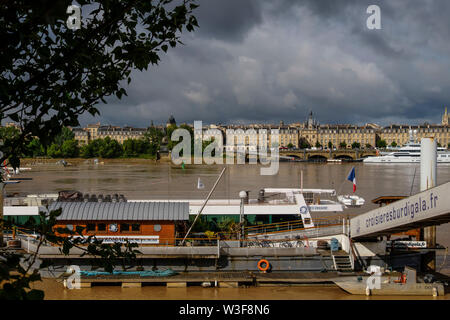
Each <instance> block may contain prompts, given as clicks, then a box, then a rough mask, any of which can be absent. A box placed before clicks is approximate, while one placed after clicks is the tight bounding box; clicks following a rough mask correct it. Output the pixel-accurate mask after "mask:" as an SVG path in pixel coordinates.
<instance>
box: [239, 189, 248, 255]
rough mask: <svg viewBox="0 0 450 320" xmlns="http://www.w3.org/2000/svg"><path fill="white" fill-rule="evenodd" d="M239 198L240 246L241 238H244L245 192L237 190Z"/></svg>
mask: <svg viewBox="0 0 450 320" xmlns="http://www.w3.org/2000/svg"><path fill="white" fill-rule="evenodd" d="M239 198H241V208H240V209H241V210H240V214H239V225H240V226H241V230H240V231H239V246H240V247H242V242H241V240H242V239H243V238H244V199H245V198H247V192H246V191H241V192H239Z"/></svg>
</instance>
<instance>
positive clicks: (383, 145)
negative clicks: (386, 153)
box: [377, 140, 387, 149]
mask: <svg viewBox="0 0 450 320" xmlns="http://www.w3.org/2000/svg"><path fill="white" fill-rule="evenodd" d="M386 147H387V143H386V141H385V140H377V148H382V149H384V148H386Z"/></svg>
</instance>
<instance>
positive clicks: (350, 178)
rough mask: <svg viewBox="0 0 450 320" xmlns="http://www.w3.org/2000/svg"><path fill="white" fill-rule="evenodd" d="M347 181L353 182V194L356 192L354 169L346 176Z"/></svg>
mask: <svg viewBox="0 0 450 320" xmlns="http://www.w3.org/2000/svg"><path fill="white" fill-rule="evenodd" d="M347 180H350V181H351V182H353V192H355V191H356V174H355V167H353V168H352V171H350V173H349V174H348V177H347Z"/></svg>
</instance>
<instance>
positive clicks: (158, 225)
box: [153, 224, 161, 232]
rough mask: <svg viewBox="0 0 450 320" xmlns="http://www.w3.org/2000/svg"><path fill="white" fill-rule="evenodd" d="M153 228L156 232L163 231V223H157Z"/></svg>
mask: <svg viewBox="0 0 450 320" xmlns="http://www.w3.org/2000/svg"><path fill="white" fill-rule="evenodd" d="M153 230H155V231H156V232H159V231H161V225H160V224H155V225H154V226H153Z"/></svg>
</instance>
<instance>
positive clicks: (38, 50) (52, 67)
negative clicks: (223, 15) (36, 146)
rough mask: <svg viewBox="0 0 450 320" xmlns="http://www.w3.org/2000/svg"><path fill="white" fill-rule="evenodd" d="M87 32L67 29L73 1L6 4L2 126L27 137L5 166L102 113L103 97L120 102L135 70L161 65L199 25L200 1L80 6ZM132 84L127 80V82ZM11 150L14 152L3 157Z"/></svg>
mask: <svg viewBox="0 0 450 320" xmlns="http://www.w3.org/2000/svg"><path fill="white" fill-rule="evenodd" d="M78 3H79V4H80V5H81V8H82V10H84V12H83V15H82V20H81V29H79V30H71V29H69V28H68V27H67V25H66V20H67V18H68V14H67V13H66V10H67V7H68V6H69V5H71V4H72V1H71V0H57V1H48V0H34V1H27V0H14V1H3V2H2V5H1V6H0V24H1V26H2V27H1V28H0V48H1V49H0V51H1V55H2V58H1V59H0V107H1V110H0V120H3V119H11V120H13V121H15V122H17V123H18V124H19V125H20V127H21V129H22V130H21V134H20V135H18V136H17V137H15V138H14V139H11V140H9V141H8V142H7V146H5V147H3V148H4V149H3V150H4V151H3V150H2V151H3V153H4V155H3V157H2V159H0V160H1V161H3V160H4V159H5V158H9V157H10V156H11V154H20V153H21V152H22V151H23V148H24V147H25V146H26V144H27V143H28V142H30V141H31V140H32V139H33V137H38V138H39V139H40V141H41V143H42V144H44V145H48V144H49V143H50V142H51V141H52V140H53V137H54V136H55V135H56V134H58V133H59V132H60V131H61V128H62V127H63V126H78V125H79V122H78V117H79V115H81V114H82V113H84V112H89V113H91V114H92V115H96V114H98V109H97V108H96V104H97V103H98V102H100V101H103V102H106V101H105V97H109V96H116V97H117V98H119V99H120V98H121V97H122V96H123V95H124V94H125V95H126V91H125V89H124V85H125V84H126V82H128V83H129V82H130V81H131V78H130V73H131V71H132V70H133V69H138V70H144V69H147V67H148V66H149V65H150V64H152V65H153V64H157V63H158V61H159V60H160V54H161V52H165V51H167V50H168V48H169V46H170V47H175V46H176V45H177V44H179V43H181V42H180V40H179V36H180V33H181V32H183V30H187V31H193V30H194V28H195V27H197V26H198V25H197V21H196V18H195V17H194V16H193V14H192V12H193V10H194V9H195V8H196V7H197V5H196V4H195V0H156V1H150V0H140V1H136V0H135V1H133V0H105V1H94V0H79V1H78ZM123 80H127V81H123ZM5 151H8V152H5Z"/></svg>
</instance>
